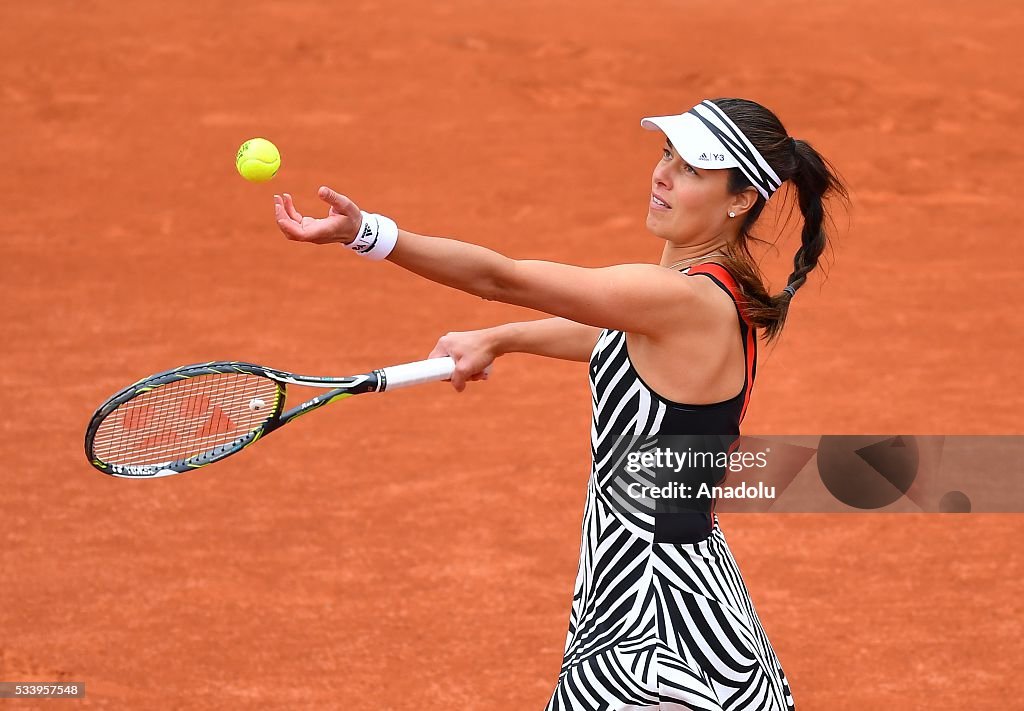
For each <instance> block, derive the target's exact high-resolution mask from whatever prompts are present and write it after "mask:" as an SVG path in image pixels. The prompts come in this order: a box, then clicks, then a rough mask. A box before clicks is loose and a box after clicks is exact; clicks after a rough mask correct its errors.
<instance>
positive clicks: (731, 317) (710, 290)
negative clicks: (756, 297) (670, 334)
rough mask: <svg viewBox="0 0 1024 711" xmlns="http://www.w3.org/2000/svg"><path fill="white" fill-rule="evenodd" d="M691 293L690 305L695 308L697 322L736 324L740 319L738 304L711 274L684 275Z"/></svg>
mask: <svg viewBox="0 0 1024 711" xmlns="http://www.w3.org/2000/svg"><path fill="white" fill-rule="evenodd" d="M682 278H683V280H684V281H685V282H686V285H687V287H688V291H689V292H690V303H691V305H692V306H693V307H694V308H695V313H694V316H695V317H696V320H699V321H702V322H704V323H705V324H706V323H708V322H715V323H724V324H730V325H731V324H734V323H735V321H736V319H737V318H738V316H737V314H736V304H735V302H734V301H733V300H732V296H730V295H729V294H728V293H727V292H726V290H725V289H723V288H722V287H721V286H719V285H718V283H717V282H716V281H715V280H714V279H713V278H711V275H709V274H683V275H682Z"/></svg>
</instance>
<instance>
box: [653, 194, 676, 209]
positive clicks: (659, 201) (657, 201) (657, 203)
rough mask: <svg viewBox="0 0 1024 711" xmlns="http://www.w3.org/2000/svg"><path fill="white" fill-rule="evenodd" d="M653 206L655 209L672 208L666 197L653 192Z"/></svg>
mask: <svg viewBox="0 0 1024 711" xmlns="http://www.w3.org/2000/svg"><path fill="white" fill-rule="evenodd" d="M651 208H652V209H654V210H671V209H672V206H671V205H669V204H668V203H667V202H665V200H664V198H660V197H658V196H657V195H656V194H654V193H651Z"/></svg>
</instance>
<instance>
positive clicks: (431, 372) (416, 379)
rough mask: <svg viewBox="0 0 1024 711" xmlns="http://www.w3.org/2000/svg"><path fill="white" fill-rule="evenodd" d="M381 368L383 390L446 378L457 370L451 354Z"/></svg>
mask: <svg viewBox="0 0 1024 711" xmlns="http://www.w3.org/2000/svg"><path fill="white" fill-rule="evenodd" d="M381 370H382V372H383V373H384V383H385V385H384V388H383V390H395V389H397V388H406V387H409V386H410V385H420V384H422V383H433V382H436V381H438V380H446V379H448V378H450V377H452V373H454V372H455V361H454V360H453V359H452V357H451V356H444V357H443V358H429V359H427V360H419V361H416V362H415V363H404V364H402V365H393V366H391V367H389V368H382V369H381Z"/></svg>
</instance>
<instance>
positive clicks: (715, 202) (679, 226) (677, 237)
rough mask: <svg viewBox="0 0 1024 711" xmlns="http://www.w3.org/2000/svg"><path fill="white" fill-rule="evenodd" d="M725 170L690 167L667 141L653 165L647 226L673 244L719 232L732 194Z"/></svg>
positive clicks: (696, 240)
mask: <svg viewBox="0 0 1024 711" xmlns="http://www.w3.org/2000/svg"><path fill="white" fill-rule="evenodd" d="M728 182H729V171H727V170H705V169H703V168H694V167H693V166H691V165H690V164H689V163H687V162H686V161H685V160H683V158H682V157H681V156H680V155H679V154H678V153H676V151H675V148H674V147H673V146H672V144H671V143H670V142H666V144H665V146H664V147H663V150H662V156H661V160H659V161H658V164H657V165H656V166H655V168H654V175H653V177H652V186H651V197H650V200H649V203H648V207H647V229H649V230H650V231H651V232H652V233H654V234H655V235H656V236H658V237H661V238H662V239H666V240H668V241H670V242H673V243H676V244H700V243H702V242H707V241H710V240H712V239H714V238H716V237H718V236H720V235H721V234H722V232H723V229H724V227H725V222H726V220H728V219H729V209H730V207H729V206H730V205H731V203H732V201H733V197H734V196H733V195H731V194H730V193H729V190H728Z"/></svg>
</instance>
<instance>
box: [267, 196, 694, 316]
mask: <svg viewBox="0 0 1024 711" xmlns="http://www.w3.org/2000/svg"><path fill="white" fill-rule="evenodd" d="M320 197H321V199H323V200H324V201H325V202H327V203H328V204H330V205H331V209H330V214H329V215H328V217H327V218H324V219H320V220H317V219H315V218H312V217H302V216H301V215H300V214H299V213H298V212H297V211H296V210H295V208H294V205H293V204H292V203H291V198H290V197H289V196H287V195H286V196H285V199H283V200H282V199H281V198H277V197H275V209H276V214H277V222H278V226H279V227H280V228H281V230H282V232H284V233H285V235H287V236H288V237H289V239H294V240H298V241H306V242H315V243H319V244H323V243H328V242H342V243H345V244H347V243H349V242H351V241H352V240H353V239H354V237H355V233H356V231H357V230H358V228H359V224H360V221H361V217H362V214H361V213H360V211H359V209H358V207H356V206H355V204H354V203H352V201H351V200H349V199H348V198H346V197H344V196H342V195H338V194H337V193H335V192H334V191H333V190H330V189H328V188H321V189H320ZM388 260H389V261H391V262H392V263H394V264H397V265H398V266H400V267H402V268H403V269H407V270H409V271H411V272H413V273H415V274H419V275H420V276H422V277H425V278H427V279H430V280H431V281H434V282H437V283H439V284H444V285H446V286H450V287H452V288H455V289H459V290H460V291H465V292H467V293H470V294H474V295H476V296H480V297H482V298H484V299H489V300H492V301H501V302H504V303H507V304H515V305H517V306H525V307H528V308H532V309H536V310H537V311H542V312H544V313H548V314H551V315H552V316H561V317H563V318H567V319H569V320H571V321H576V322H577V323H583V324H587V325H591V326H597V327H600V328H611V329H615V330H620V331H628V332H635V333H643V334H647V335H652V336H657V335H660V334H662V333H664V332H666V330H667V329H670V328H676V327H678V325H679V320H680V319H681V318H685V317H686V316H687V315H691V314H692V307H693V305H694V303H695V301H694V300H695V294H694V291H693V287H692V286H691V285H690V283H689V280H688V279H683V278H680V276H679V274H677V273H675V272H672V271H670V270H668V269H664V268H662V267H659V266H656V265H653V264H623V265H619V266H614V267H602V268H595V269H591V268H586V267H578V266H572V265H568V264H559V263H556V262H544V261H537V260H516V259H510V258H509V257H506V256H504V255H502V254H499V253H498V252H495V251H494V250H491V249H487V248H486V247H481V246H479V245H475V244H470V243H468V242H460V241H458V240H454V239H446V238H443V237H428V236H426V235H419V234H416V233H413V232H408V231H406V230H401V231H399V237H398V242H397V244H396V245H395V247H394V249H393V250H392V251H391V253H390V255H389V256H388Z"/></svg>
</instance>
